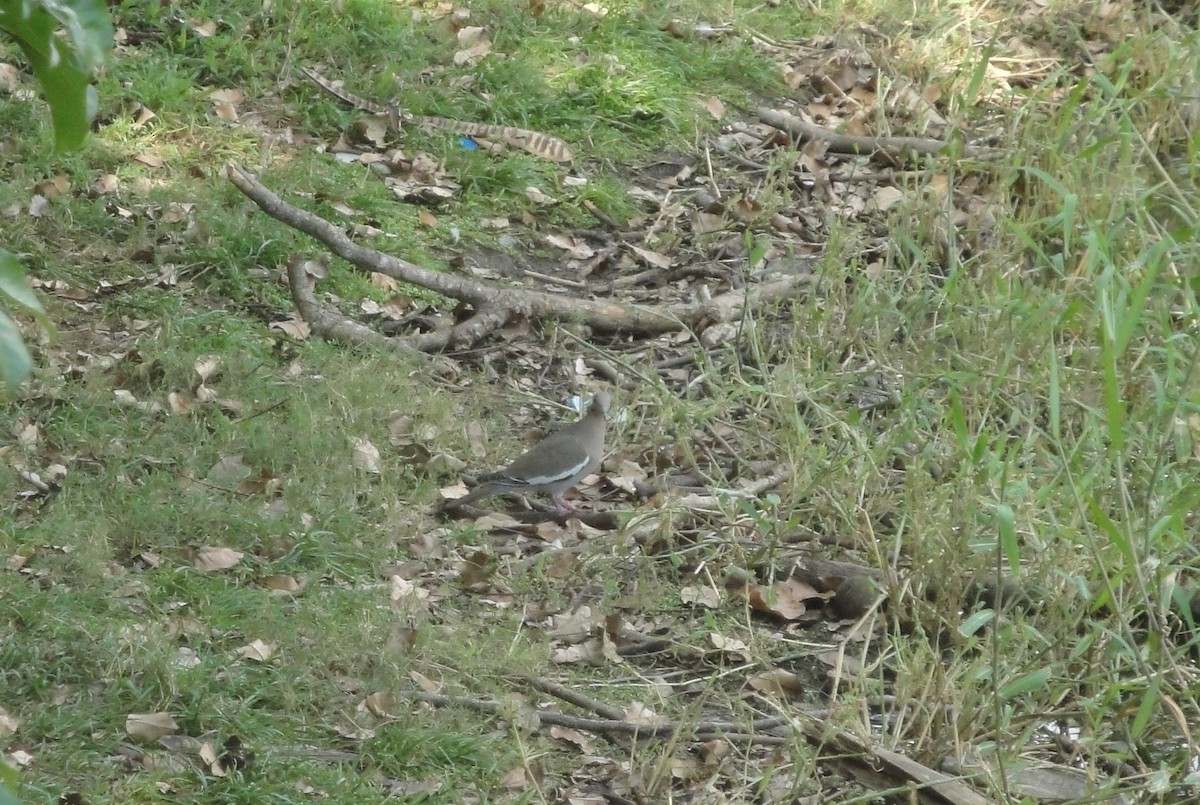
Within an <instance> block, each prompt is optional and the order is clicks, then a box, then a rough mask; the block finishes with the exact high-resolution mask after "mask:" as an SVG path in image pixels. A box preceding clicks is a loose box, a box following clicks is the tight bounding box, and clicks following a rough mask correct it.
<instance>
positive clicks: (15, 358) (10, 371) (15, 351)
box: [0, 312, 33, 389]
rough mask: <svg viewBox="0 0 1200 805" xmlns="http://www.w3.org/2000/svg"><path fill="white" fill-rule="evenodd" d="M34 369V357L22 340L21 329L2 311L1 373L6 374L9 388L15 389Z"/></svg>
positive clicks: (0, 319) (0, 317)
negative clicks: (30, 354) (30, 355)
mask: <svg viewBox="0 0 1200 805" xmlns="http://www.w3.org/2000/svg"><path fill="white" fill-rule="evenodd" d="M32 371H33V359H32V358H30V357H29V350H27V349H25V342H23V341H22V340H21V331H20V330H18V329H17V325H16V324H14V323H13V320H12V319H10V318H9V317H8V316H6V315H4V313H3V312H0V375H4V381H5V382H6V383H7V384H8V387H9V388H13V389H15V388H16V387H17V386H19V385H21V384H22V383H23V382H25V378H27V377H29V373H30V372H32Z"/></svg>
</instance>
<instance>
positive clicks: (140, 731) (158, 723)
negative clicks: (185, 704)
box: [125, 713, 179, 741]
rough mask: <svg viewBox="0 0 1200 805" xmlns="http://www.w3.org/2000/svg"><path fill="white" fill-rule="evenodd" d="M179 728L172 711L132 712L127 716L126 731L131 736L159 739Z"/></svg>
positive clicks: (152, 739) (150, 739)
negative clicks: (172, 716)
mask: <svg viewBox="0 0 1200 805" xmlns="http://www.w3.org/2000/svg"><path fill="white" fill-rule="evenodd" d="M178 729H179V725H178V724H176V723H175V719H173V718H171V714H170V713H130V714H129V715H127V716H125V732H127V733H129V735H130V736H131V737H134V738H143V739H145V740H147V741H157V740H158V739H159V738H162V737H164V736H166V735H170V734H172V733H173V732H175V731H176V730H178Z"/></svg>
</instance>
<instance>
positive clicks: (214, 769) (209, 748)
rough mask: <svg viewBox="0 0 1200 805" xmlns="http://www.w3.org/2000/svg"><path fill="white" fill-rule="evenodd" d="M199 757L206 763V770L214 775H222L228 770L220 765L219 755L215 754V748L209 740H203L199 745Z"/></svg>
mask: <svg viewBox="0 0 1200 805" xmlns="http://www.w3.org/2000/svg"><path fill="white" fill-rule="evenodd" d="M200 759H201V760H203V761H204V762H205V763H206V764H207V765H208V771H209V773H210V774H212V776H214V777H224V776H226V774H228V772H226V771H225V768H224V766H222V765H221V759H220V756H219V755H218V754H217V748H216V747H215V746H213V745H212V742H211V741H205V742H204V743H203V745H201V747H200Z"/></svg>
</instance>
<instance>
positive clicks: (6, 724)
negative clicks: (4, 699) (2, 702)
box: [0, 707, 21, 738]
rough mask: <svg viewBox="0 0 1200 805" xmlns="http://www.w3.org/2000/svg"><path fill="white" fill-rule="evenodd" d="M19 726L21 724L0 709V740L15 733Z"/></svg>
mask: <svg viewBox="0 0 1200 805" xmlns="http://www.w3.org/2000/svg"><path fill="white" fill-rule="evenodd" d="M20 726H21V722H20V721H18V720H17V719H15V718H13V717H12V716H10V715H9V714H8V711H7V710H5V709H4V708H3V707H0V738H6V737H8V736H9V735H12V734H13V733H15V732H16V731H17V728H18V727H20Z"/></svg>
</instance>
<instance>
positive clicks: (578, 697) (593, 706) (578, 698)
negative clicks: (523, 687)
mask: <svg viewBox="0 0 1200 805" xmlns="http://www.w3.org/2000/svg"><path fill="white" fill-rule="evenodd" d="M526 681H528V682H529V684H530V685H532V686H533V687H535V688H537V689H538V690H540V691H542V692H543V693H549V694H550V695H551V696H554V697H556V698H559V699H562V700H563V701H564V702H570V703H571V704H573V705H575V706H576V707H582V708H583V709H584V710H589V711H591V712H593V713H595V714H596V715H598V716H603V717H604V718H607V719H611V720H614V721H617V720H621V719H623V718H625V714H624V713H622V712H621V710H620V708H617V707H609V706H608V705H607V704H605V703H604V702H601V701H597V700H596V699H593V698H592V697H590V696H584V695H583V694H582V693H580V692H579V691H577V690H572V689H571V688H568V687H567V686H566V685H562V684H559V683H558V682H555V681H554V680H553V679H547V678H546V677H544V676H534V677H528V678H527V680H526Z"/></svg>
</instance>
